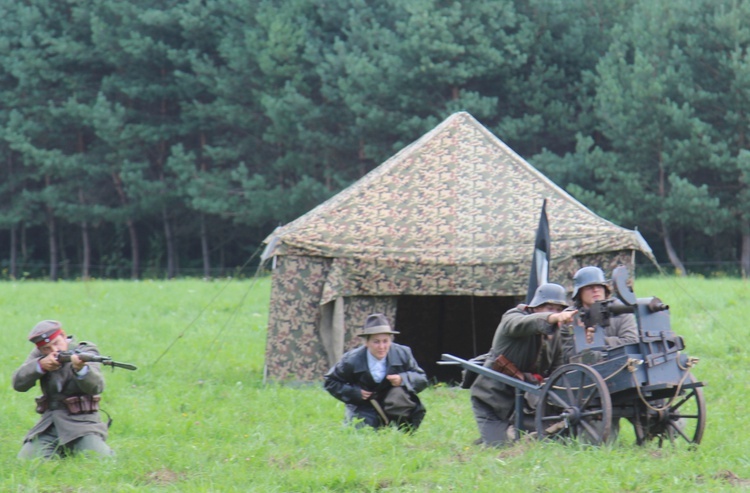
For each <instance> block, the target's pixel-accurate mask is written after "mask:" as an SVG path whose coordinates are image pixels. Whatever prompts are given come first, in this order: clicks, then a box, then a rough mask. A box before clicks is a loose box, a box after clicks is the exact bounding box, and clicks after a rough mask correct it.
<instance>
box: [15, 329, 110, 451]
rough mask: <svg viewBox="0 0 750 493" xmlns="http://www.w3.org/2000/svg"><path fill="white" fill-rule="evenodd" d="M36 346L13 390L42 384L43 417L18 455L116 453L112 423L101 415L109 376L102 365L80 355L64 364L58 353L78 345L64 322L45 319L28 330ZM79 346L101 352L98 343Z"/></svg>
mask: <svg viewBox="0 0 750 493" xmlns="http://www.w3.org/2000/svg"><path fill="white" fill-rule="evenodd" d="M29 340H30V341H31V342H32V343H34V345H35V347H34V349H33V350H32V351H31V353H30V354H29V356H28V357H27V358H26V361H25V362H24V363H23V364H22V365H21V366H20V367H19V368H18V369H17V370H16V371H15V372H14V373H13V378H12V380H13V388H14V389H15V390H17V391H18V392H26V391H28V390H30V389H32V388H33V387H35V386H36V384H37V382H39V386H40V387H41V391H42V396H41V397H39V398H37V409H36V410H37V412H38V413H39V414H41V418H40V419H39V421H38V422H37V424H36V425H34V427H33V428H32V429H31V430H30V431H29V432H28V433H27V434H26V437H25V438H24V443H23V447H22V448H21V451H20V452H19V454H18V457H19V458H21V459H33V458H36V457H42V458H47V459H48V458H52V457H54V456H60V457H65V456H66V455H69V454H74V453H78V452H83V451H92V452H95V453H98V454H100V455H103V456H111V455H113V453H112V450H111V449H110V448H109V446H108V445H107V444H106V443H105V441H106V439H107V425H106V424H105V423H102V421H101V419H100V418H99V412H98V410H99V394H101V392H102V391H103V390H104V378H103V377H102V374H101V371H100V364H99V363H87V362H84V361H82V360H81V359H80V358H78V356H76V355H75V354H73V355H71V357H70V361H69V362H65V363H61V362H59V361H58V360H57V355H58V354H59V353H60V352H61V351H67V350H68V349H69V348H71V347H72V345H73V344H74V343H73V341H72V337H68V336H67V335H66V334H65V331H64V330H63V328H62V325H61V324H60V322H57V321H55V320H44V321H42V322H39V323H38V324H37V325H36V326H35V327H34V328H33V329H32V331H31V333H30V334H29ZM75 348H76V349H79V350H81V351H86V352H89V353H95V354H98V350H97V349H96V346H94V345H93V344H91V343H87V342H81V343H80V344H78V345H77V346H76V347H75Z"/></svg>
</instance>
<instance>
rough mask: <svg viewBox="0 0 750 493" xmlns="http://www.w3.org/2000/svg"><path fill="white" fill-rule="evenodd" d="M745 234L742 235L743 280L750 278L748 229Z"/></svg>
mask: <svg viewBox="0 0 750 493" xmlns="http://www.w3.org/2000/svg"><path fill="white" fill-rule="evenodd" d="M744 229H745V232H743V233H742V257H741V259H740V264H741V265H742V278H743V279H747V277H748V276H750V232H748V230H747V228H744Z"/></svg>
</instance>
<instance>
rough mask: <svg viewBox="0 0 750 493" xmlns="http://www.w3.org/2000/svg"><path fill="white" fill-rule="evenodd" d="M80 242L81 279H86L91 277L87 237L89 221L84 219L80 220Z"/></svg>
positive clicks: (89, 245)
mask: <svg viewBox="0 0 750 493" xmlns="http://www.w3.org/2000/svg"><path fill="white" fill-rule="evenodd" d="M81 242H82V243H83V265H82V266H81V279H83V280H84V281H88V280H89V278H90V277H91V240H90V239H89V223H87V222H86V221H81Z"/></svg>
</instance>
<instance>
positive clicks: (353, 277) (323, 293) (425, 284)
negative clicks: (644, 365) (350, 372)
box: [264, 112, 652, 381]
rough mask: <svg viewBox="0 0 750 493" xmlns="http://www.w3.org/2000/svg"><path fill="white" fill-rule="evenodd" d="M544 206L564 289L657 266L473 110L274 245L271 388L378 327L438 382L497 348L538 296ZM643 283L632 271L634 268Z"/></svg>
mask: <svg viewBox="0 0 750 493" xmlns="http://www.w3.org/2000/svg"><path fill="white" fill-rule="evenodd" d="M543 199H547V215H548V217H549V223H550V232H551V241H552V248H551V250H552V251H551V268H552V271H551V274H550V280H551V281H554V282H560V283H562V284H564V285H567V286H570V281H571V279H572V274H573V273H574V272H575V271H576V270H577V269H578V268H579V267H580V266H582V265H590V264H595V265H599V266H601V267H602V268H604V269H605V271H607V272H611V269H612V268H613V267H614V266H616V265H617V264H620V263H625V264H627V265H631V266H632V264H633V255H634V252H636V251H640V252H643V253H644V254H645V255H647V256H648V257H649V258H652V256H651V251H650V248H649V247H648V245H647V244H646V243H645V241H644V240H643V239H642V237H641V236H640V234H639V233H637V232H634V231H630V230H626V229H623V228H621V227H619V226H616V225H615V224H612V223H611V222H609V221H606V220H604V219H602V218H601V217H599V216H597V215H595V214H594V213H592V212H591V211H590V210H588V209H587V208H586V207H584V206H583V205H582V204H581V203H579V202H578V201H576V200H575V199H574V198H573V197H571V196H570V195H569V194H567V193H566V192H565V191H563V190H562V189H561V188H559V187H558V186H556V185H555V184H554V183H552V182H551V181H550V180H549V179H548V178H546V177H545V176H544V175H542V174H541V173H540V172H539V171H537V170H536V169H535V168H534V167H532V166H531V165H530V164H528V163H527V162H526V161H524V160H523V159H522V158H521V157H520V156H518V155H517V154H516V153H515V152H513V150H511V149H510V148H509V147H508V146H506V145H505V144H504V143H503V142H502V141H500V140H499V139H498V138H497V137H495V136H494V135H493V134H492V133H490V132H489V131H488V130H487V129H486V128H485V127H484V126H482V125H481V124H480V123H479V122H477V121H476V120H475V119H474V118H473V117H472V116H471V115H469V114H468V113H465V112H461V113H456V114H454V115H452V116H450V117H449V118H448V119H446V120H445V121H444V122H442V123H441V124H440V125H438V126H437V127H436V128H434V129H433V130H432V131H430V132H429V133H427V134H426V135H424V136H423V137H422V138H420V139H419V140H417V141H416V142H414V143H412V144H411V145H409V146H408V147H406V148H404V149H403V150H402V151H401V152H399V153H398V154H396V155H395V156H393V157H392V158H390V159H388V160H387V161H386V162H384V163H383V164H381V165H380V166H379V167H377V168H376V169H374V170H373V171H371V172H370V173H368V174H367V175H366V176H364V177H363V178H362V179H360V180H359V181H357V182H356V183H354V184H353V185H351V186H350V187H348V188H347V189H345V190H343V191H342V192H341V193H339V194H337V195H336V196H334V197H332V198H331V199H329V200H328V201H326V202H324V203H323V204H321V205H319V206H318V207H316V208H315V209H313V210H311V211H310V212H308V213H307V214H305V215H303V216H301V217H299V218H298V219H296V220H294V221H293V222H291V223H289V224H287V225H285V226H283V227H280V228H278V229H277V230H276V231H274V232H273V233H272V234H271V235H270V236H269V237H268V238H267V239H266V245H267V246H266V250H265V252H264V259H270V258H273V266H274V270H273V281H272V292H271V304H270V310H269V327H268V342H267V348H266V371H267V376H268V377H270V378H271V379H274V380H302V381H310V380H316V379H319V378H320V377H321V376H322V375H323V374H324V373H325V371H326V370H327V369H328V368H329V366H330V365H332V364H333V363H335V362H336V361H337V360H338V359H339V358H340V357H341V355H342V354H343V352H344V351H346V350H347V349H350V348H351V347H354V346H356V345H358V344H359V343H360V341H359V340H358V338H357V337H356V336H355V334H356V332H357V330H358V329H360V328H361V326H362V323H363V321H364V319H365V318H366V316H367V315H368V314H370V313H373V312H383V313H385V314H386V315H387V316H388V317H389V319H390V321H391V324H392V325H394V326H395V329H396V330H399V331H401V335H399V336H397V341H398V342H401V343H404V344H407V345H409V346H411V347H412V349H413V350H414V353H415V357H416V358H417V360H418V361H419V362H420V364H421V365H422V366H423V368H425V370H426V371H428V374H431V376H434V377H437V378H440V379H449V378H450V371H455V370H454V369H448V368H446V367H439V366H437V365H436V364H435V363H436V361H437V360H438V359H439V358H440V354H441V353H443V352H450V353H452V354H457V355H459V356H464V357H471V356H474V355H475V354H479V353H481V352H484V351H486V350H487V349H489V345H490V343H491V339H492V335H493V333H494V330H495V328H496V326H497V323H498V321H499V320H500V316H501V315H502V313H504V311H505V310H507V309H508V308H510V307H512V306H514V305H515V304H516V303H517V302H518V301H519V299H520V297H521V296H523V295H525V293H526V288H527V283H528V277H529V270H530V266H531V255H532V251H533V244H534V237H535V232H536V227H537V223H538V220H539V211H540V209H541V205H542V202H543ZM631 271H632V269H631Z"/></svg>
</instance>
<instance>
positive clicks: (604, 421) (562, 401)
mask: <svg viewBox="0 0 750 493" xmlns="http://www.w3.org/2000/svg"><path fill="white" fill-rule="evenodd" d="M611 427H612V401H611V399H610V396H609V389H607V384H606V383H605V382H604V379H602V377H601V375H599V372H597V371H596V370H594V369H593V368H591V367H589V366H586V365H582V364H578V363H571V364H568V365H564V366H561V367H559V368H558V369H557V370H555V371H554V372H553V373H552V375H550V377H549V378H548V379H547V382H546V383H545V384H544V387H542V394H541V395H540V398H539V404H538V405H537V408H536V431H537V436H538V438H540V439H544V438H547V439H557V438H560V439H571V438H574V439H578V440H579V441H581V442H582V443H587V444H590V445H601V444H602V443H604V442H605V441H606V440H607V438H609V433H610V429H611Z"/></svg>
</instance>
